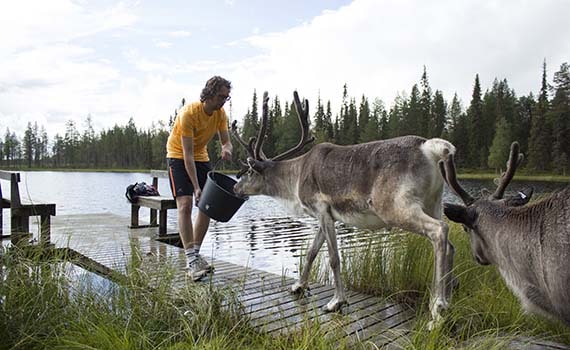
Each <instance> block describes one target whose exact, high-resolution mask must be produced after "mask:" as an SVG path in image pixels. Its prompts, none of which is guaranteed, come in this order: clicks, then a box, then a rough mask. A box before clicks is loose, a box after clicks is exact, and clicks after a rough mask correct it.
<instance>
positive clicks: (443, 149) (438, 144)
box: [421, 138, 455, 163]
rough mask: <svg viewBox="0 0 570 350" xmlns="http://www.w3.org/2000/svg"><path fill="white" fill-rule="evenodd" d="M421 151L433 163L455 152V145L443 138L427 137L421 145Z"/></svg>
mask: <svg viewBox="0 0 570 350" xmlns="http://www.w3.org/2000/svg"><path fill="white" fill-rule="evenodd" d="M421 150H422V152H423V153H424V154H425V155H426V157H428V158H429V159H432V160H433V161H434V162H435V163H437V162H439V161H440V160H446V159H447V158H449V155H450V154H455V146H454V145H452V144H451V142H449V141H446V140H443V139H438V138H434V139H429V140H427V141H426V142H424V144H423V145H422V146H421Z"/></svg>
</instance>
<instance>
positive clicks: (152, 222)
mask: <svg viewBox="0 0 570 350" xmlns="http://www.w3.org/2000/svg"><path fill="white" fill-rule="evenodd" d="M157 225H158V224H157V222H156V209H151V210H150V226H151V227H153V226H157Z"/></svg>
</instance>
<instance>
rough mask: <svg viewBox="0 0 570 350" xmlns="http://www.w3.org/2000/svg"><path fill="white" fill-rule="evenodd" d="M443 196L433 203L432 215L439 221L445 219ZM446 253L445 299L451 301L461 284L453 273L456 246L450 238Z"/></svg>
mask: <svg viewBox="0 0 570 350" xmlns="http://www.w3.org/2000/svg"><path fill="white" fill-rule="evenodd" d="M442 196H443V194H440V196H439V197H438V198H436V199H435V200H434V202H433V204H432V213H433V214H432V215H430V216H431V217H433V218H435V219H437V220H439V221H443V220H442V217H443V205H442V204H441V199H442ZM428 215H429V213H428ZM445 255H446V256H445V263H446V267H445V271H448V272H447V274H446V276H445V300H447V303H450V302H451V294H452V291H453V289H454V288H455V287H456V286H457V285H458V284H459V282H458V280H457V278H456V277H455V276H454V274H453V258H454V256H455V247H454V246H453V244H451V242H450V241H449V239H447V249H446V251H445Z"/></svg>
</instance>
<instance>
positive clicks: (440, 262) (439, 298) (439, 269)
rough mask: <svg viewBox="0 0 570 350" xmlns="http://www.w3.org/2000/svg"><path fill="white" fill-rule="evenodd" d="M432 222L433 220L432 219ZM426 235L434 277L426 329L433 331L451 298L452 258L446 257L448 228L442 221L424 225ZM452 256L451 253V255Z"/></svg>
mask: <svg viewBox="0 0 570 350" xmlns="http://www.w3.org/2000/svg"><path fill="white" fill-rule="evenodd" d="M432 220H433V219H432ZM425 226H426V231H424V232H426V234H427V236H428V238H429V239H430V241H431V243H432V245H433V250H434V265H435V266H434V275H433V284H432V285H433V287H432V289H433V294H432V297H431V301H430V312H431V317H432V320H431V321H430V322H429V323H428V329H429V330H432V329H434V328H435V327H436V326H437V325H438V324H439V323H440V322H441V321H442V317H441V313H442V312H443V311H445V310H446V309H447V308H448V307H449V300H450V298H451V296H450V295H448V292H449V293H451V291H450V290H449V289H448V285H450V283H449V279H450V274H451V270H450V266H449V264H450V260H451V263H452V261H453V257H451V259H450V256H449V255H448V254H449V253H448V252H447V249H448V247H449V242H448V237H447V235H448V232H449V227H448V226H447V224H446V223H445V222H444V221H437V220H434V222H429V223H425ZM451 254H452V253H451Z"/></svg>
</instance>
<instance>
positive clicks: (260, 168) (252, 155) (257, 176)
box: [231, 91, 314, 195]
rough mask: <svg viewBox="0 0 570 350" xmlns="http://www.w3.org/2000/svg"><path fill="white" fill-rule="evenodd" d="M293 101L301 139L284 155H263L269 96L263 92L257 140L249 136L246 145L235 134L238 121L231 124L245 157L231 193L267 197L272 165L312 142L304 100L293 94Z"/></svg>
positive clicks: (292, 155) (293, 155)
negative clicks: (246, 155)
mask: <svg viewBox="0 0 570 350" xmlns="http://www.w3.org/2000/svg"><path fill="white" fill-rule="evenodd" d="M293 98H294V102H295V111H296V112H297V116H298V118H299V122H300V124H301V140H300V141H299V143H298V144H297V146H295V147H293V148H291V149H290V150H288V151H286V152H283V153H281V154H279V155H277V156H275V157H273V158H267V157H266V156H265V154H264V153H263V149H262V146H263V142H264V140H265V137H266V135H265V134H266V132H267V123H268V121H269V116H268V115H269V107H268V101H269V95H268V93H267V91H266V92H264V93H263V107H262V113H261V126H260V128H259V131H258V133H257V137H252V138H251V139H250V140H249V142H245V141H244V140H243V139H242V138H241V137H240V136H239V133H238V130H237V122H236V121H234V122H233V123H232V127H231V134H232V136H233V137H234V138H235V139H236V140H237V141H238V142H239V143H240V144H241V145H242V146H243V147H244V148H245V149H246V151H247V154H248V157H247V159H246V161H245V162H243V161H242V162H241V163H242V169H241V170H240V172H239V173H238V175H237V177H238V178H239V179H240V181H239V182H238V183H237V184H236V185H235V186H234V192H235V193H237V194H240V195H256V194H267V193H268V192H269V191H268V188H267V187H268V184H270V183H271V179H270V178H269V175H268V174H267V173H268V171H267V170H268V169H270V168H273V167H274V166H275V162H278V161H281V160H285V159H289V158H293V157H295V156H296V155H298V154H299V153H300V152H301V151H302V150H303V147H305V145H306V144H308V143H310V142H313V140H314V137H312V136H310V134H309V102H308V101H307V100H304V101H303V104H301V101H300V100H299V94H298V93H297V91H295V92H293Z"/></svg>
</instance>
